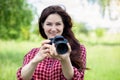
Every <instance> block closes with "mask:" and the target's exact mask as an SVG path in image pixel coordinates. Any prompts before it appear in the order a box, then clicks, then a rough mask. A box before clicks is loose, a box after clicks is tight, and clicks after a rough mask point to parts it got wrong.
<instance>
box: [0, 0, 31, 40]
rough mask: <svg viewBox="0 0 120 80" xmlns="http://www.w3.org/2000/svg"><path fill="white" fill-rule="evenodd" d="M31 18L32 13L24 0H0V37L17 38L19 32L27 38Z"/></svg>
mask: <svg viewBox="0 0 120 80" xmlns="http://www.w3.org/2000/svg"><path fill="white" fill-rule="evenodd" d="M32 19H33V13H32V11H31V9H30V6H29V5H28V4H27V3H26V1H25V0H0V32H1V33H0V38H2V39H17V38H19V37H20V35H21V34H25V35H27V37H26V38H28V36H29V35H28V31H29V29H30V24H31V21H32ZM23 28H24V31H23ZM25 30H27V31H25Z"/></svg>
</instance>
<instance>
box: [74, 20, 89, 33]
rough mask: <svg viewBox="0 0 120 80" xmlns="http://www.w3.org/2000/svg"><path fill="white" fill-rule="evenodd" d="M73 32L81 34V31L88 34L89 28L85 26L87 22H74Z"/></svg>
mask: <svg viewBox="0 0 120 80" xmlns="http://www.w3.org/2000/svg"><path fill="white" fill-rule="evenodd" d="M73 26H74V27H73V32H74V33H75V34H80V33H83V34H86V35H87V34H88V29H87V28H86V26H85V23H77V22H74V24H73Z"/></svg>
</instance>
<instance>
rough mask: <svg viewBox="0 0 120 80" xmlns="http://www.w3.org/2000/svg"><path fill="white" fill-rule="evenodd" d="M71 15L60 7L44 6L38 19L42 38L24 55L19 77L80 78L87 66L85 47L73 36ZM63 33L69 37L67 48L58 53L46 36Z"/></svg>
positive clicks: (36, 79) (42, 79) (37, 79)
mask: <svg viewBox="0 0 120 80" xmlns="http://www.w3.org/2000/svg"><path fill="white" fill-rule="evenodd" d="M71 28H72V22H71V17H70V16H69V15H68V13H67V12H66V11H65V10H64V9H63V8H61V7H60V6H57V5H53V6H49V7H47V8H45V9H44V10H43V12H42V14H41V17H40V18H39V32H40V34H41V36H42V37H43V38H45V40H44V41H42V43H41V47H40V48H34V49H32V50H31V51H30V52H29V53H28V54H26V55H25V57H24V62H23V66H22V67H21V68H20V69H18V71H17V79H18V80H83V79H84V70H85V68H86V50H85V48H84V46H83V45H81V44H80V43H79V42H78V40H77V39H76V38H75V36H74V34H73V32H72V30H71ZM55 36H63V37H64V38H66V39H67V40H68V43H67V46H68V51H67V52H66V53H65V54H58V53H57V51H56V48H55V46H54V45H55V44H52V45H50V44H49V43H50V42H51V41H50V40H49V39H50V38H54V37H55Z"/></svg>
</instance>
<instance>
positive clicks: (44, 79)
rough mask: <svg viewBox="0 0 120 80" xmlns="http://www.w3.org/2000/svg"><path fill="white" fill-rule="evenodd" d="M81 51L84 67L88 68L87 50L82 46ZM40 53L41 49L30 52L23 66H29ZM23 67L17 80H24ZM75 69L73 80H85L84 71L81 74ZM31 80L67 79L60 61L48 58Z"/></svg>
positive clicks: (37, 68)
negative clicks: (22, 75)
mask: <svg viewBox="0 0 120 80" xmlns="http://www.w3.org/2000/svg"><path fill="white" fill-rule="evenodd" d="M80 49H81V50H82V54H81V56H82V61H83V64H84V66H86V49H85V47H84V46H83V45H81V46H80ZM38 51H39V48H34V49H32V50H31V51H30V52H28V54H26V55H25V56H24V62H23V66H25V65H26V64H28V63H29V62H30V60H31V59H32V58H33V57H34V56H35V54H36V53H37V52H38ZM23 66H22V67H23ZM22 67H21V68H19V69H18V71H17V80H23V79H22V77H21V69H22ZM66 68H67V66H66ZM73 69H74V76H73V78H72V80H84V70H82V71H81V72H80V71H78V69H77V68H75V67H73ZM31 80H67V79H66V78H65V77H64V75H63V73H62V68H61V64H60V61H59V60H57V59H53V58H48V57H46V58H45V59H44V60H43V61H41V62H40V63H39V64H38V65H37V67H36V69H35V71H34V73H33V76H32V79H31Z"/></svg>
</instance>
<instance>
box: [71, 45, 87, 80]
mask: <svg viewBox="0 0 120 80" xmlns="http://www.w3.org/2000/svg"><path fill="white" fill-rule="evenodd" d="M80 49H81V59H82V62H83V66H85V67H86V49H85V47H84V46H83V45H81V46H80ZM84 71H85V69H83V70H81V71H79V70H78V69H77V68H75V67H74V76H73V78H72V80H84Z"/></svg>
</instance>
